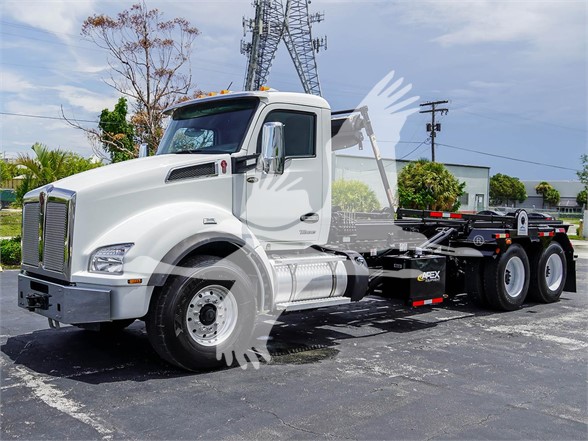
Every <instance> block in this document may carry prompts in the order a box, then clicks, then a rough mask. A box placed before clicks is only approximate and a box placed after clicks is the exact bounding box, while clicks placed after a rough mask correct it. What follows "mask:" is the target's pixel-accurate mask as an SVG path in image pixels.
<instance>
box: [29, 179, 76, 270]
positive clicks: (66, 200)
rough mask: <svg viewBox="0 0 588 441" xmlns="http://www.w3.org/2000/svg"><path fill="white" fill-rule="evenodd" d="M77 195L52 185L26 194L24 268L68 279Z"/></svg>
mask: <svg viewBox="0 0 588 441" xmlns="http://www.w3.org/2000/svg"><path fill="white" fill-rule="evenodd" d="M75 200H76V195H75V193H74V192H72V191H69V190H64V189H61V188H54V187H53V186H52V185H48V186H45V187H42V188H38V189H35V190H33V191H31V192H29V193H27V194H26V195H25V198H24V207H23V234H22V245H23V247H22V268H23V270H25V271H30V272H31V273H35V274H40V275H45V276H48V277H52V278H56V279H63V280H67V279H68V278H69V275H70V270H71V247H72V241H71V239H72V235H73V219H74V212H75Z"/></svg>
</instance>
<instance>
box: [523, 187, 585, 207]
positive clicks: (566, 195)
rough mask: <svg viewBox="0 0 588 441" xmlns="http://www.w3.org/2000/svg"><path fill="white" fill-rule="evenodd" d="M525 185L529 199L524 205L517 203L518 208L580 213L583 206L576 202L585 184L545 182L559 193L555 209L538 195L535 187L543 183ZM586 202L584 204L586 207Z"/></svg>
mask: <svg viewBox="0 0 588 441" xmlns="http://www.w3.org/2000/svg"><path fill="white" fill-rule="evenodd" d="M521 182H522V183H523V184H524V185H525V190H526V192H527V199H526V200H525V201H524V202H522V203H517V208H527V209H537V210H540V209H542V208H544V209H546V210H552V211H558V212H560V213H579V212H580V211H581V210H582V205H579V204H578V202H577V201H576V198H577V196H578V193H580V192H581V191H582V190H583V189H584V184H582V183H581V182H580V181H545V182H548V183H549V184H551V186H552V187H553V188H555V189H556V190H557V191H559V204H557V206H555V207H553V206H550V205H548V204H547V203H545V206H544V204H543V197H542V196H541V195H540V194H537V192H536V191H535V187H536V186H537V185H539V183H541V182H543V181H521ZM585 205H586V202H584V206H585Z"/></svg>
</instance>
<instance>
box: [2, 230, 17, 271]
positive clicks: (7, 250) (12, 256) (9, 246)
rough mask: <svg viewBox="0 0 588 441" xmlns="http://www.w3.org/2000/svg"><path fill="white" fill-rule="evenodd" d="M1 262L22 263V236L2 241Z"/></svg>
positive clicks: (9, 263) (7, 263)
mask: <svg viewBox="0 0 588 441" xmlns="http://www.w3.org/2000/svg"><path fill="white" fill-rule="evenodd" d="M0 264H2V265H20V237H13V238H12V239H4V240H2V241H0Z"/></svg>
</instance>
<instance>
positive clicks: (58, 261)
mask: <svg viewBox="0 0 588 441" xmlns="http://www.w3.org/2000/svg"><path fill="white" fill-rule="evenodd" d="M66 233H67V205H66V204H65V203H58V202H48V203H47V211H46V213H45V239H44V241H43V265H44V267H45V269H47V270H49V271H57V272H60V273H61V272H63V269H64V260H65V246H66V240H65V238H66Z"/></svg>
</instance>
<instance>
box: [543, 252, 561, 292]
mask: <svg viewBox="0 0 588 441" xmlns="http://www.w3.org/2000/svg"><path fill="white" fill-rule="evenodd" d="M544 275H545V283H546V284H547V287H548V288H549V289H550V290H551V291H557V289H558V288H559V287H560V285H561V282H562V280H563V262H562V260H561V257H560V256H559V255H558V254H552V255H551V256H549V259H547V263H546V264H545V274H544Z"/></svg>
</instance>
